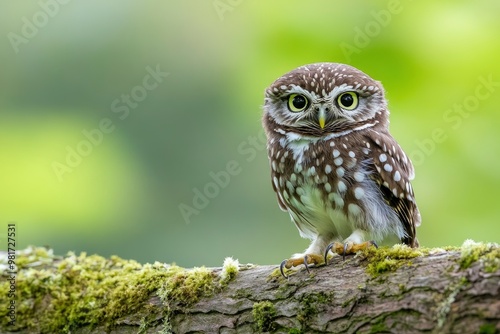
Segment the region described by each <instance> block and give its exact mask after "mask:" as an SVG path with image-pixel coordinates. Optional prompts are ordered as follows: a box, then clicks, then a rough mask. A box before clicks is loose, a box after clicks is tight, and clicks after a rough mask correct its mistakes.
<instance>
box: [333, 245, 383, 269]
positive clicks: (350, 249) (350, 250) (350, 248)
mask: <svg viewBox="0 0 500 334" xmlns="http://www.w3.org/2000/svg"><path fill="white" fill-rule="evenodd" d="M370 246H375V248H378V245H377V243H376V242H375V241H374V240H370V241H366V242H363V243H361V244H355V243H353V242H346V243H344V244H341V243H340V242H332V243H331V244H329V245H328V247H326V250H325V263H326V264H328V262H327V261H328V252H329V251H330V250H333V252H335V253H337V254H338V255H342V260H343V261H345V256H346V255H350V254H356V253H357V252H358V251H360V250H363V249H367V248H368V247H370Z"/></svg>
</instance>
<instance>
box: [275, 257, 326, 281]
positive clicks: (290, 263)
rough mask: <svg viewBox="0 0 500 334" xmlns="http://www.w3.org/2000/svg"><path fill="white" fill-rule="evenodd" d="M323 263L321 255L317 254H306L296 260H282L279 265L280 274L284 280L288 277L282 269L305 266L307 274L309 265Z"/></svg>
mask: <svg viewBox="0 0 500 334" xmlns="http://www.w3.org/2000/svg"><path fill="white" fill-rule="evenodd" d="M321 263H323V257H322V256H321V255H317V254H306V255H304V257H298V258H292V259H288V260H283V262H281V264H280V272H281V275H283V277H284V278H288V276H287V275H286V274H285V272H284V270H283V268H286V269H290V268H292V267H298V266H300V265H302V264H303V265H305V266H306V270H307V272H310V271H309V265H310V264H314V265H317V264H321Z"/></svg>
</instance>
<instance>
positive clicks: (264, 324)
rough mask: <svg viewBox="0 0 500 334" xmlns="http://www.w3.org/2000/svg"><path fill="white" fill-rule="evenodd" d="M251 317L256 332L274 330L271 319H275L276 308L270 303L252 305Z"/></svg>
mask: <svg viewBox="0 0 500 334" xmlns="http://www.w3.org/2000/svg"><path fill="white" fill-rule="evenodd" d="M252 315H253V319H254V321H255V327H256V330H257V331H258V332H269V331H272V330H274V329H275V328H274V327H275V325H274V322H273V319H274V317H276V308H275V307H274V304H273V303H271V302H270V301H263V302H258V303H255V304H253V309H252Z"/></svg>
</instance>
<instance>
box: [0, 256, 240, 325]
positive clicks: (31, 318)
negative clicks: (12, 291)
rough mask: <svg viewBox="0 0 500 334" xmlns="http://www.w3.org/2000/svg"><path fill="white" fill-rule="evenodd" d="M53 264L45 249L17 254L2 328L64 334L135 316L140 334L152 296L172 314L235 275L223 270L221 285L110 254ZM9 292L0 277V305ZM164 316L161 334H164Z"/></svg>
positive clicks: (206, 275) (210, 276)
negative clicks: (12, 321) (12, 309)
mask: <svg viewBox="0 0 500 334" xmlns="http://www.w3.org/2000/svg"><path fill="white" fill-rule="evenodd" d="M2 260H3V259H2ZM55 260H57V258H56V257H54V256H53V254H52V251H51V250H47V249H45V248H33V247H32V248H29V249H26V250H23V251H20V252H19V254H18V257H17V259H16V263H17V265H18V268H20V269H19V271H18V275H17V280H16V300H17V304H16V306H17V308H16V316H17V319H16V327H15V328H12V327H8V317H7V316H5V315H6V311H7V310H6V309H5V308H1V309H0V316H2V317H1V318H2V319H1V320H0V326H1V327H2V328H5V329H8V330H23V329H26V330H30V331H36V332H47V333H48V332H50V333H68V332H71V331H73V330H74V329H75V328H78V327H82V326H90V327H92V326H96V325H99V326H102V325H104V326H105V327H107V328H108V329H110V328H112V326H113V323H114V321H115V320H116V319H119V318H120V317H123V316H125V315H129V314H137V315H138V316H139V317H141V318H142V322H141V326H140V328H139V330H142V331H145V330H146V328H147V327H148V325H149V323H150V321H152V320H154V318H155V315H154V314H152V313H153V311H155V312H161V311H159V310H158V309H154V308H152V307H148V305H145V303H146V302H147V301H148V300H149V298H150V297H151V296H153V295H154V294H155V293H156V294H158V296H159V297H160V298H161V300H162V301H163V302H164V303H165V304H166V306H167V307H166V309H167V310H170V311H169V312H174V311H175V310H178V309H182V307H183V306H188V305H191V304H193V303H195V302H196V301H198V300H199V298H201V297H204V296H209V295H211V294H213V293H214V292H215V291H218V290H220V289H221V288H222V287H223V285H225V284H227V282H228V281H229V280H230V279H232V278H234V275H236V273H235V272H234V271H233V270H229V271H228V274H227V276H226V279H225V280H224V284H221V282H220V280H221V278H220V277H219V276H217V275H216V274H215V273H214V272H212V271H211V270H209V269H207V268H195V269H190V270H187V269H183V268H180V267H178V266H175V265H165V264H161V263H158V262H156V263H154V264H145V265H141V264H139V263H137V262H136V261H133V260H123V259H120V258H119V257H116V256H112V257H111V258H109V259H105V258H103V257H100V256H97V255H91V256H88V255H86V254H85V253H82V254H80V255H76V254H74V253H69V254H68V255H67V256H66V257H65V258H64V259H62V260H60V261H55ZM1 264H2V263H1V261H0V265H1ZM9 288H10V284H9V282H8V281H7V280H6V277H5V276H4V277H3V278H2V280H1V281H0V304H1V305H6V303H8V302H10V300H8V299H7V298H8V297H7V296H8V289H9ZM161 315H162V316H165V314H161ZM168 315H169V314H166V319H165V324H164V332H169V331H170V330H169V328H170V325H169V321H168Z"/></svg>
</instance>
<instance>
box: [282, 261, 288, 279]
mask: <svg viewBox="0 0 500 334" xmlns="http://www.w3.org/2000/svg"><path fill="white" fill-rule="evenodd" d="M286 262H287V260H283V261H282V262H281V264H280V273H281V276H283V277H284V278H288V276H287V275H286V274H285V272H284V271H283V267H284V266H285V264H286Z"/></svg>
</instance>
